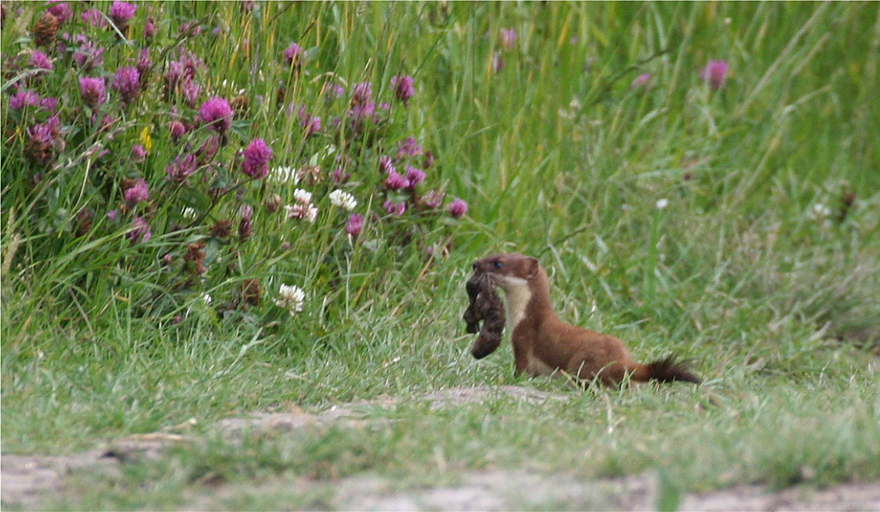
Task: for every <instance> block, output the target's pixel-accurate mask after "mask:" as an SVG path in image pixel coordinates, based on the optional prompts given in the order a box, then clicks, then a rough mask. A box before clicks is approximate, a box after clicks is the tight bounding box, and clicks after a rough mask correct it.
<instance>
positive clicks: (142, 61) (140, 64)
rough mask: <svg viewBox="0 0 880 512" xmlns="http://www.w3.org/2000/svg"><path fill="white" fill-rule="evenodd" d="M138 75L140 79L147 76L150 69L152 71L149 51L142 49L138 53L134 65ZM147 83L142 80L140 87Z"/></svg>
mask: <svg viewBox="0 0 880 512" xmlns="http://www.w3.org/2000/svg"><path fill="white" fill-rule="evenodd" d="M136 67H137V70H138V73H139V74H140V76H141V78H144V77H146V76H147V74H148V73H149V72H150V70H151V69H153V61H152V60H151V59H150V49H149V48H144V49H143V50H141V51H140V52H138V59H137V64H136ZM146 83H147V81H146V80H143V83H142V84H141V85H142V86H146Z"/></svg>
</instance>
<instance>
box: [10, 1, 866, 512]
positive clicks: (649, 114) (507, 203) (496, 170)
mask: <svg viewBox="0 0 880 512" xmlns="http://www.w3.org/2000/svg"><path fill="white" fill-rule="evenodd" d="M3 9H4V11H3V17H4V18H3V25H2V40H0V48H2V59H3V62H2V73H3V82H2V83H3V93H2V109H3V113H2V118H0V125H2V126H0V131H2V133H3V138H4V144H3V148H2V164H0V170H2V219H0V232H2V240H0V242H2V258H0V265H2V290H0V292H2V316H0V320H2V327H0V335H2V420H3V421H2V451H3V454H4V455H6V454H72V453H78V452H81V451H84V450H88V449H91V448H95V447H96V446H101V445H103V444H104V443H107V442H108V441H112V440H114V439H120V438H124V437H126V436H131V435H135V434H146V433H152V432H157V431H163V430H167V429H169V428H170V429H172V430H174V426H178V425H184V424H185V425H188V426H187V427H185V432H184V433H185V434H186V435H187V436H190V437H192V438H194V439H197V440H198V442H194V443H191V444H187V445H186V446H183V447H178V448H177V449H175V450H173V451H172V452H171V453H169V454H167V455H166V456H164V457H162V458H160V459H159V460H141V461H134V462H131V463H130V464H128V465H127V466H126V470H125V472H124V473H123V474H121V475H117V476H116V477H114V478H112V479H110V480H96V479H95V478H90V475H88V474H85V475H80V476H79V480H77V482H78V483H76V484H75V485H73V486H72V487H71V490H70V492H68V493H66V494H65V495H63V496H61V497H56V498H55V500H56V501H53V502H52V506H53V507H59V508H70V509H78V508H114V509H117V508H124V509H129V508H149V509H154V508H174V507H178V506H183V504H184V503H186V499H187V496H188V494H187V493H188V492H190V490H191V489H192V488H198V487H199V486H202V485H204V483H203V482H204V481H205V478H206V476H209V477H210V479H211V480H212V481H215V482H216V481H220V482H223V483H247V484H249V485H250V484H253V485H258V484H259V483H260V482H268V481H275V480H277V479H278V478H286V477H291V476H306V477H308V478H312V479H315V480H318V481H329V482H332V481H334V480H336V479H340V478H344V477H348V476H353V475H362V474H374V475H379V476H383V477H391V478H394V479H395V480H396V481H399V483H400V485H401V486H403V487H406V486H418V485H425V484H430V483H436V482H448V481H455V479H456V478H458V476H457V475H459V474H460V473H461V472H462V471H467V470H487V469H499V468H500V469H505V470H508V469H517V470H520V469H521V470H527V471H534V472H539V473H547V474H554V473H564V474H568V475H576V476H577V477H579V478H584V479H585V480H588V479H596V478H602V477H617V476H626V475H637V474H643V473H645V472H658V473H659V474H660V475H661V480H662V481H663V482H664V484H663V485H664V486H666V487H667V488H668V489H671V490H672V491H669V492H670V493H672V495H677V494H676V493H679V492H683V491H705V490H710V489H719V488H724V487H728V486H731V485H736V484H742V483H760V484H767V485H770V486H773V487H785V486H789V485H794V484H801V483H806V484H809V485H818V486H822V485H829V484H834V483H838V482H848V481H877V480H878V479H880V380H878V378H877V371H878V360H877V357H878V354H880V344H878V341H880V155H878V147H880V102H877V100H876V91H877V90H878V88H880V69H878V68H880V4H876V3H839V4H838V3H823V4H816V3H784V4H777V3H747V4H733V3H517V4H513V3H504V4H495V3H492V4H489V3H453V2H436V3H289V4H288V3H278V2H265V3H264V2H241V3H239V2H224V3H166V4H139V5H137V6H136V9H133V8H132V5H130V4H125V3H124V2H113V3H110V2H100V1H99V2H91V3H90V4H76V3H73V2H71V3H69V4H64V3H62V4H51V5H44V4H39V3H26V2H4V3H3ZM871 98H874V99H873V100H872V99H871ZM502 251H503V252H508V251H510V252H512V251H517V252H523V253H527V254H531V255H534V256H537V257H539V258H540V259H541V261H542V263H543V264H544V266H545V268H547V270H548V272H549V273H550V275H551V283H552V287H553V299H554V304H555V306H556V308H557V310H558V311H559V312H560V315H561V316H563V317H564V318H565V319H566V320H568V321H570V322H572V323H576V324H578V325H583V326H586V327H589V328H591V329H594V330H598V331H602V332H608V333H611V334H614V335H615V336H617V337H619V338H621V339H622V340H624V341H625V342H626V343H627V344H628V346H629V347H630V349H631V351H632V352H633V355H634V356H635V357H636V358H637V359H638V360H649V359H653V358H656V357H660V356H664V355H668V354H671V353H675V354H680V355H682V356H684V357H686V358H687V359H688V360H689V361H690V362H691V364H692V367H693V368H694V370H695V371H696V372H697V373H698V374H699V375H701V376H702V377H703V378H704V380H705V382H704V384H703V385H702V386H700V387H694V386H686V385H670V386H662V387H655V386H638V387H632V388H624V389H590V390H586V391H584V390H581V389H579V388H577V387H574V386H571V385H570V384H569V383H567V382H565V381H564V380H548V379H540V378H536V379H529V378H525V377H516V376H514V374H513V357H512V351H511V349H510V346H509V343H507V342H506V341H505V342H504V344H503V345H502V348H501V349H499V351H498V352H497V353H495V354H493V355H492V356H490V357H488V358H487V359H485V360H482V361H475V360H474V359H473V358H472V357H471V356H470V354H469V352H468V349H469V347H470V343H471V342H472V339H473V338H472V336H471V335H468V334H466V333H465V332H464V323H463V322H462V321H461V318H460V317H461V314H462V312H463V311H464V308H465V306H466V304H467V297H466V294H465V291H464V282H465V281H466V280H467V278H468V276H469V273H470V264H471V262H472V261H473V260H474V259H476V258H479V257H482V256H484V255H486V254H489V253H493V252H502ZM502 385H518V386H523V387H527V388H533V389H536V390H540V391H545V392H549V393H552V394H554V395H561V396H563V397H564V398H565V399H564V400H561V401H553V400H548V401H546V402H542V403H530V402H523V401H519V400H516V399H514V398H510V397H505V396H499V397H497V398H496V399H492V400H489V401H484V402H480V403H463V404H458V405H455V406H454V407H444V408H439V409H434V408H429V407H427V406H425V405H424V404H422V403H420V402H417V401H412V400H410V399H411V398H412V397H414V396H418V395H421V394H423V393H427V392H431V391H436V390H444V389H450V388H468V387H495V386H502ZM380 397H381V398H387V399H392V400H395V401H396V404H397V405H396V406H394V407H392V408H390V409H387V408H386V409H382V410H380V411H373V412H371V413H369V414H367V416H366V418H367V420H376V421H374V422H370V421H367V422H366V424H360V423H356V424H351V425H340V426H336V427H332V428H327V429H317V430H312V429H308V430H305V431H302V432H294V433H288V434H284V435H278V436H269V437H259V438H256V439H253V440H250V441H249V442H248V443H245V444H243V445H232V444H229V443H227V442H224V441H223V440H222V439H220V438H218V437H217V436H216V433H215V431H214V430H213V428H212V426H213V425H215V424H216V423H217V422H218V421H220V420H222V419H224V418H228V417H236V416H243V415H246V414H248V413H252V412H258V411H277V410H285V409H288V408H291V407H296V408H302V409H304V410H307V411H322V410H326V409H327V408H329V407H331V406H333V405H336V404H342V403H346V402H352V401H362V400H375V399H378V398H380ZM190 419H195V420H196V421H194V422H190V421H189V420H190ZM174 431H176V430H174ZM667 494H669V493H667ZM326 499H327V497H326V496H315V495H309V494H303V495H293V496H291V494H290V493H289V492H287V493H284V494H282V495H279V496H278V497H276V498H272V496H269V497H266V496H256V495H253V496H250V495H245V496H243V497H239V498H237V499H236V500H235V501H232V502H229V503H226V504H225V505H224V506H227V507H229V508H261V509H272V508H278V507H286V506H296V507H303V508H320V507H322V506H326V503H327V502H326V501H325V500H326ZM673 501H674V500H673ZM291 504H292V505H291ZM538 505H540V504H538ZM538 505H535V506H536V508H539V507H538ZM545 505H546V506H554V507H561V508H565V503H552V504H545Z"/></svg>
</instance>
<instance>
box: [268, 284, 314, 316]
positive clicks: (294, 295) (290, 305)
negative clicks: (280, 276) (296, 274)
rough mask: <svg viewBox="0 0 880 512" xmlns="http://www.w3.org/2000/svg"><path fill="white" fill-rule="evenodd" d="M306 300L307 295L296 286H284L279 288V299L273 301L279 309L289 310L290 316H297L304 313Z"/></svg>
mask: <svg viewBox="0 0 880 512" xmlns="http://www.w3.org/2000/svg"><path fill="white" fill-rule="evenodd" d="M305 300H306V293H305V292H304V291H302V288H300V287H299V286H297V285H295V284H292V285H287V284H282V285H281V286H280V287H279V288H278V298H277V299H273V301H274V302H275V305H276V306H278V307H279V308H285V309H287V310H288V311H289V312H290V316H295V315H296V314H297V313H299V312H300V311H302V309H303V303H304V302H305Z"/></svg>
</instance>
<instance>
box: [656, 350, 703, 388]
mask: <svg viewBox="0 0 880 512" xmlns="http://www.w3.org/2000/svg"><path fill="white" fill-rule="evenodd" d="M686 366H687V364H686V362H685V361H682V360H679V359H678V358H677V357H676V356H667V357H664V358H663V359H658V360H656V361H654V362H651V363H648V378H649V379H651V380H657V381H660V382H674V381H682V382H690V383H693V384H697V385H699V384H702V383H703V381H702V380H701V379H700V378H699V377H697V376H696V375H694V374H693V373H691V372H690V371H688V370H687V368H686Z"/></svg>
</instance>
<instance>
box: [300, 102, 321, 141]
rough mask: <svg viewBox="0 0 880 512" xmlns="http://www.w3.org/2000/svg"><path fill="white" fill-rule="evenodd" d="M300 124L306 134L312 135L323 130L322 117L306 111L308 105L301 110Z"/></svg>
mask: <svg viewBox="0 0 880 512" xmlns="http://www.w3.org/2000/svg"><path fill="white" fill-rule="evenodd" d="M299 124H300V126H302V127H303V129H305V131H306V136H307V137H308V136H311V135H314V134H316V133H318V132H319V131H321V118H320V117H318V116H313V115H311V114H307V113H306V107H302V108H300V110H299Z"/></svg>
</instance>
